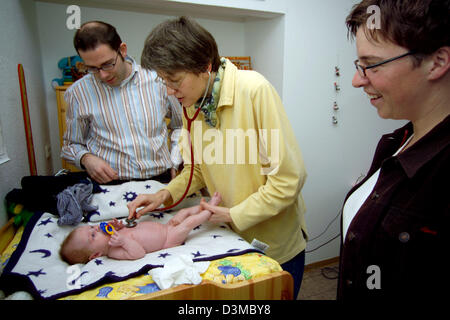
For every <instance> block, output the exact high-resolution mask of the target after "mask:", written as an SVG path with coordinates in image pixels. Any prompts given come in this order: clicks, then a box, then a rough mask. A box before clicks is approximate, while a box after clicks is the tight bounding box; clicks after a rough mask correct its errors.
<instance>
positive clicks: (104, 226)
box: [100, 222, 116, 236]
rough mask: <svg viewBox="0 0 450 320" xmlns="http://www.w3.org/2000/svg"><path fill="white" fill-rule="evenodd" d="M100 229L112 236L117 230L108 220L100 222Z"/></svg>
mask: <svg viewBox="0 0 450 320" xmlns="http://www.w3.org/2000/svg"><path fill="white" fill-rule="evenodd" d="M100 230H102V231H103V232H104V233H106V234H109V235H110V236H112V235H113V234H114V232H115V231H116V229H114V227H113V225H112V224H111V223H106V222H100Z"/></svg>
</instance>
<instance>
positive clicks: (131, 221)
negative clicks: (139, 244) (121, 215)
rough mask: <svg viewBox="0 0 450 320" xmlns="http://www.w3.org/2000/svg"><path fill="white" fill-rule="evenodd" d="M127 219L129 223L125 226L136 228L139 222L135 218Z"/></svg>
mask: <svg viewBox="0 0 450 320" xmlns="http://www.w3.org/2000/svg"><path fill="white" fill-rule="evenodd" d="M125 221H126V222H127V224H126V225H125V227H127V228H134V227H136V225H137V222H136V221H135V219H133V218H132V219H128V218H127V219H125Z"/></svg>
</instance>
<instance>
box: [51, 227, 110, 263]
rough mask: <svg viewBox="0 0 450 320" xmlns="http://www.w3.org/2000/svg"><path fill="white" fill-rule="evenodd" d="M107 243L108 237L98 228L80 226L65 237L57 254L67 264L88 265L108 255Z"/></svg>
mask: <svg viewBox="0 0 450 320" xmlns="http://www.w3.org/2000/svg"><path fill="white" fill-rule="evenodd" d="M108 242H109V236H108V235H106V234H105V233H103V232H102V231H101V230H100V228H99V226H81V227H78V228H76V229H74V230H73V231H72V232H71V233H70V234H69V235H68V236H67V238H66V239H65V240H64V242H63V243H62V245H61V249H60V251H59V253H60V255H61V258H62V259H63V260H64V261H66V262H67V263H69V264H76V263H88V262H89V261H90V260H92V259H95V258H97V257H100V256H104V255H106V254H107V253H108V248H109V244H108Z"/></svg>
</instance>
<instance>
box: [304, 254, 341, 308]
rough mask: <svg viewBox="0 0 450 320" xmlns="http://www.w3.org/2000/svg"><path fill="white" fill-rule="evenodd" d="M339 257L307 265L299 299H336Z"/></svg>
mask: <svg viewBox="0 0 450 320" xmlns="http://www.w3.org/2000/svg"><path fill="white" fill-rule="evenodd" d="M338 271H339V262H338V258H334V259H330V260H328V261H325V262H324V263H319V264H315V265H312V266H306V267H305V272H304V274H303V281H302V286H301V288H300V293H299V295H298V297H297V300H336V290H337V279H338V278H337V277H338Z"/></svg>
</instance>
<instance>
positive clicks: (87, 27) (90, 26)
mask: <svg viewBox="0 0 450 320" xmlns="http://www.w3.org/2000/svg"><path fill="white" fill-rule="evenodd" d="M121 43H122V40H121V39H120V36H119V34H118V33H117V30H116V28H114V27H113V26H112V25H110V24H109V23H106V22H102V21H89V22H86V23H84V24H83V25H82V26H81V27H80V29H78V30H77V32H76V33H75V37H74V38H73V45H74V47H75V50H77V52H78V53H79V50H81V51H87V50H93V49H95V48H96V47H97V46H99V45H100V44H107V45H109V46H110V47H111V49H113V50H114V51H117V50H119V47H120V44H121Z"/></svg>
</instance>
